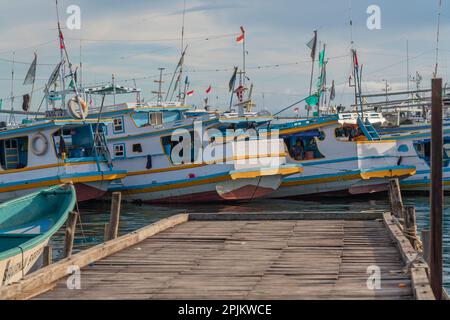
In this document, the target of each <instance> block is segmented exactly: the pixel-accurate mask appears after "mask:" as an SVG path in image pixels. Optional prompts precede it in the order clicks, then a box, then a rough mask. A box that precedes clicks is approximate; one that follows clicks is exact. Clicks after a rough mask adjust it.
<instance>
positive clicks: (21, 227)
mask: <svg viewBox="0 0 450 320" xmlns="http://www.w3.org/2000/svg"><path fill="white" fill-rule="evenodd" d="M75 203H76V195H75V189H74V187H73V186H72V185H69V184H67V185H60V186H54V187H51V188H48V189H45V190H43V191H40V192H36V193H33V194H30V195H27V196H25V197H21V198H18V199H15V200H12V201H8V202H5V203H3V204H0V261H1V260H4V259H6V258H9V257H12V256H15V255H17V254H20V253H21V252H22V251H27V250H30V249H32V248H33V247H35V246H36V245H38V244H40V243H42V242H44V241H46V240H47V239H49V238H50V237H51V236H52V235H53V234H54V233H55V232H56V231H58V229H59V228H61V226H62V225H63V224H64V223H65V221H66V220H67V217H68V215H69V212H70V211H71V210H73V208H74V207H75Z"/></svg>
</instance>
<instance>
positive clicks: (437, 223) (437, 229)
mask: <svg viewBox="0 0 450 320" xmlns="http://www.w3.org/2000/svg"><path fill="white" fill-rule="evenodd" d="M431 92H432V96H431V100H432V107H431V193H430V198H431V199H430V200H431V212H430V233H431V235H430V281H431V287H432V288H433V292H434V295H435V297H436V299H437V300H441V298H442V205H443V199H444V194H443V188H442V157H443V133H442V79H432V80H431Z"/></svg>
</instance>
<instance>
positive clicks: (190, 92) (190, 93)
mask: <svg viewBox="0 0 450 320" xmlns="http://www.w3.org/2000/svg"><path fill="white" fill-rule="evenodd" d="M193 94H194V90H191V91H189V92H188V93H186V95H187V96H188V97H190V96H192V95H193Z"/></svg>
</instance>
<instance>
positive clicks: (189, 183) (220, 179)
mask: <svg viewBox="0 0 450 320" xmlns="http://www.w3.org/2000/svg"><path fill="white" fill-rule="evenodd" d="M228 180H230V176H229V175H225V176H221V177H216V178H209V179H203V180H195V181H187V182H180V183H173V184H169V185H164V186H155V187H146V188H142V189H133V190H125V191H124V192H125V193H126V194H139V193H147V192H158V191H166V190H174V189H180V188H186V187H192V186H197V185H202V184H210V183H217V182H223V181H228Z"/></svg>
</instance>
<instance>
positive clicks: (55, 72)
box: [47, 62, 62, 88]
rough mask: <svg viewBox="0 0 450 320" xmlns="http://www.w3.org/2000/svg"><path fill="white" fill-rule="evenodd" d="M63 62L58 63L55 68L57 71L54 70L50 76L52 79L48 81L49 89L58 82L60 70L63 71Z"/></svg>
mask: <svg viewBox="0 0 450 320" xmlns="http://www.w3.org/2000/svg"><path fill="white" fill-rule="evenodd" d="M61 64H62V63H61V62H60V63H58V64H57V65H56V67H55V69H54V70H53V72H52V74H51V75H50V78H49V79H48V83H47V87H48V88H50V87H51V85H52V84H54V83H55V82H56V80H57V79H58V75H59V69H61Z"/></svg>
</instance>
